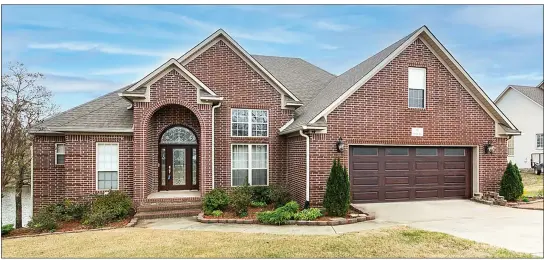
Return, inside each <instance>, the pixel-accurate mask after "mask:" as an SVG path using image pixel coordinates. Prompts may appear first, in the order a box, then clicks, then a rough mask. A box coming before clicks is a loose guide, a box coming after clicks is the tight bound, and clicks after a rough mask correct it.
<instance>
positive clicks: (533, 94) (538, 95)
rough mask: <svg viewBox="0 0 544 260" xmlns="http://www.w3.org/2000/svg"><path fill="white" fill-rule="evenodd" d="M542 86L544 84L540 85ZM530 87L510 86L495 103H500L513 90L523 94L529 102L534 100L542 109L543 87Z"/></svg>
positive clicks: (543, 99) (543, 102)
mask: <svg viewBox="0 0 544 260" xmlns="http://www.w3.org/2000/svg"><path fill="white" fill-rule="evenodd" d="M540 85H542V83H540ZM540 85H539V86H537V87H529V86H518V85H509V86H508V87H506V89H504V91H503V92H502V93H501V94H500V95H499V96H498V97H497V98H496V99H495V103H498V102H499V101H500V100H501V99H502V97H503V96H504V95H505V94H506V92H507V91H508V90H510V89H513V90H515V91H517V92H519V93H521V95H522V96H525V97H526V98H528V99H529V100H532V101H533V102H535V103H537V104H538V105H540V106H541V107H542V106H544V89H542V88H541V87H540Z"/></svg>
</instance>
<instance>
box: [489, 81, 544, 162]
mask: <svg viewBox="0 0 544 260" xmlns="http://www.w3.org/2000/svg"><path fill="white" fill-rule="evenodd" d="M543 83H544V81H542V82H540V84H538V85H537V86H536V87H530V86H516V85H510V86H508V87H507V88H506V89H505V90H504V91H503V92H502V93H501V94H500V95H499V96H498V97H497V99H496V100H495V104H497V106H498V107H499V109H500V110H501V111H502V112H503V113H504V114H505V115H506V116H507V117H508V118H509V119H510V120H511V121H512V123H514V125H516V127H517V128H518V129H519V130H520V131H521V133H522V134H521V135H519V136H513V137H512V138H511V139H510V140H509V141H508V160H510V161H512V162H515V163H516V164H517V165H518V167H520V168H531V154H533V155H532V157H533V160H535V161H537V162H538V160H539V157H540V161H541V162H544V158H543V157H544V156H543V154H542V153H543V151H544V150H543V146H544V136H543V133H544V130H543V128H544V127H543V125H544V122H543V121H544V113H543V111H544V109H543V103H544V84H543ZM535 153H538V155H534V154H535Z"/></svg>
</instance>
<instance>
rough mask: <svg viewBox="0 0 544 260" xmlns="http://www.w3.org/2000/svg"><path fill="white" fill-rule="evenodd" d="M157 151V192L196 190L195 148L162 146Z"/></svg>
mask: <svg viewBox="0 0 544 260" xmlns="http://www.w3.org/2000/svg"><path fill="white" fill-rule="evenodd" d="M159 150H160V151H159V156H160V158H159V159H160V160H159V162H160V167H159V173H160V174H159V190H160V191H161V190H198V149H197V146H195V145H163V146H161V147H160V149H159Z"/></svg>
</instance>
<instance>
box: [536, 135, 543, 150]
mask: <svg viewBox="0 0 544 260" xmlns="http://www.w3.org/2000/svg"><path fill="white" fill-rule="evenodd" d="M538 135H541V136H542V139H543V140H542V143H541V144H542V147H538ZM535 149H536V150H543V149H544V134H543V133H535Z"/></svg>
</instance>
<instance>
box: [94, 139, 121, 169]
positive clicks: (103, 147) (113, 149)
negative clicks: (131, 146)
mask: <svg viewBox="0 0 544 260" xmlns="http://www.w3.org/2000/svg"><path fill="white" fill-rule="evenodd" d="M96 156H97V159H98V161H97V167H98V170H99V171H117V170H118V164H119V158H118V145H117V144H99V145H98V148H97V155H96Z"/></svg>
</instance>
